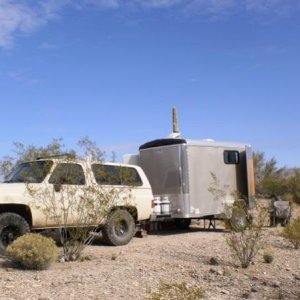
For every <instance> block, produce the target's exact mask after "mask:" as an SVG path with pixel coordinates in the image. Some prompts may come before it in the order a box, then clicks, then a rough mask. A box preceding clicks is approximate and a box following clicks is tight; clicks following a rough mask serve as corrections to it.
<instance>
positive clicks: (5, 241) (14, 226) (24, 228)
mask: <svg viewBox="0 0 300 300" xmlns="http://www.w3.org/2000/svg"><path fill="white" fill-rule="evenodd" d="M29 231H30V228H29V224H28V223H27V221H26V220H25V219H24V218H23V217H21V216H20V215H18V214H15V213H2V214H0V253H1V252H2V253H3V252H4V251H5V248H6V247H7V246H8V245H9V244H11V243H12V242H13V241H14V240H15V239H16V238H18V237H19V236H21V235H23V234H25V233H27V232H29Z"/></svg>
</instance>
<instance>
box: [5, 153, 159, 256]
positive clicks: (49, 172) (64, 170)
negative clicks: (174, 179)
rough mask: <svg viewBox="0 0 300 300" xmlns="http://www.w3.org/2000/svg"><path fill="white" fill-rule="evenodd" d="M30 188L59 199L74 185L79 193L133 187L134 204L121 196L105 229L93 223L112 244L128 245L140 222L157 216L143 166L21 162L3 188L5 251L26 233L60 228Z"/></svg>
mask: <svg viewBox="0 0 300 300" xmlns="http://www.w3.org/2000/svg"><path fill="white" fill-rule="evenodd" d="M99 170H101V172H98V171H99ZM123 171H129V172H130V174H131V178H132V179H131V181H132V180H133V182H130V183H129V182H126V179H125V180H124V178H122V176H120V175H119V174H120V172H123ZM70 174H72V176H69V175H70ZM132 183H133V184H132ZM28 184H29V185H30V186H33V187H34V189H35V190H39V189H40V190H41V191H43V189H45V188H46V189H47V190H50V191H51V192H52V195H54V199H56V198H55V197H57V198H59V196H60V195H61V193H63V192H64V191H67V190H68V189H67V187H70V186H72V188H73V187H74V188H75V190H76V191H77V190H78V191H82V190H84V189H88V188H89V187H91V186H93V187H97V186H99V188H100V187H101V188H102V189H103V188H104V189H106V190H109V189H121V188H123V189H126V188H128V189H129V188H130V194H131V196H130V198H131V201H130V202H128V201H125V199H124V198H122V197H120V199H118V201H117V202H114V203H112V204H111V207H109V209H110V213H109V214H108V217H107V218H106V222H105V224H90V225H92V226H95V227H98V226H100V225H103V226H102V227H101V228H102V235H103V237H104V239H105V240H106V242H107V243H108V244H110V245H115V246H117V245H125V244H127V243H128V242H129V241H130V240H131V238H132V237H133V235H134V233H135V223H137V222H138V221H141V220H146V219H149V218H150V216H151V213H152V211H153V209H152V199H153V195H152V190H151V186H150V184H149V181H148V179H147V177H146V175H145V174H144V172H143V170H142V169H141V168H140V167H138V166H133V165H125V164H114V163H102V162H97V161H85V160H63V159H57V158H53V159H38V160H36V161H29V162H25V163H21V164H20V165H18V166H17V168H16V169H15V171H14V172H13V173H12V174H11V176H10V177H9V178H8V180H7V181H5V182H4V183H1V184H0V251H1V250H4V249H5V247H6V246H7V245H8V244H10V243H11V242H12V241H13V240H14V239H16V238H17V237H18V236H20V235H23V234H25V233H26V232H29V231H31V230H43V229H49V228H58V227H59V226H60V225H61V224H58V223H57V220H56V221H55V218H49V217H48V218H47V217H46V216H45V214H44V213H43V212H42V210H41V209H40V208H39V207H38V205H36V203H37V202H38V201H39V199H37V197H35V196H33V195H32V194H30V193H28ZM64 187H65V188H66V189H64ZM76 193H77V192H76ZM44 196H45V194H44ZM117 218H118V220H117ZM120 218H121V220H120ZM117 221H118V224H119V225H118V228H117V226H116V222H117ZM120 224H121V226H120ZM75 226H76V224H75Z"/></svg>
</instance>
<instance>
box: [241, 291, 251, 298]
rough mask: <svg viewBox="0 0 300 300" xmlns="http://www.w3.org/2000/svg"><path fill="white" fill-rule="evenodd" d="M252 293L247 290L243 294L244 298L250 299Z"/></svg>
mask: <svg viewBox="0 0 300 300" xmlns="http://www.w3.org/2000/svg"><path fill="white" fill-rule="evenodd" d="M250 295H251V293H249V292H246V293H244V294H242V298H244V299H249V297H250Z"/></svg>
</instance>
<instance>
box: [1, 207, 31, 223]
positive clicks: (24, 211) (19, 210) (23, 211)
mask: <svg viewBox="0 0 300 300" xmlns="http://www.w3.org/2000/svg"><path fill="white" fill-rule="evenodd" d="M2 213H15V214H18V215H20V216H21V217H23V218H24V219H25V220H26V221H27V223H28V224H29V226H30V228H31V227H32V214H31V210H30V208H29V206H27V205H24V204H0V214H2Z"/></svg>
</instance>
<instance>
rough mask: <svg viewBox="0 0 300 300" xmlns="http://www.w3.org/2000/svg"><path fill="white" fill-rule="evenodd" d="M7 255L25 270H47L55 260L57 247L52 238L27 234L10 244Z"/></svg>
mask: <svg viewBox="0 0 300 300" xmlns="http://www.w3.org/2000/svg"><path fill="white" fill-rule="evenodd" d="M6 254H7V255H8V256H9V257H10V258H11V259H12V260H13V261H14V262H16V263H18V264H20V265H21V266H22V267H24V268H25V269H31V270H45V269H47V268H48V267H49V266H50V264H51V263H52V262H53V261H54V260H55V258H56V254H57V247H56V245H55V242H54V241H53V240H52V239H51V238H47V237H44V236H42V235H40V234H36V233H27V234H25V235H23V236H21V237H19V238H17V239H16V240H15V241H14V242H13V243H12V244H10V245H9V246H8V247H7V248H6Z"/></svg>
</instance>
